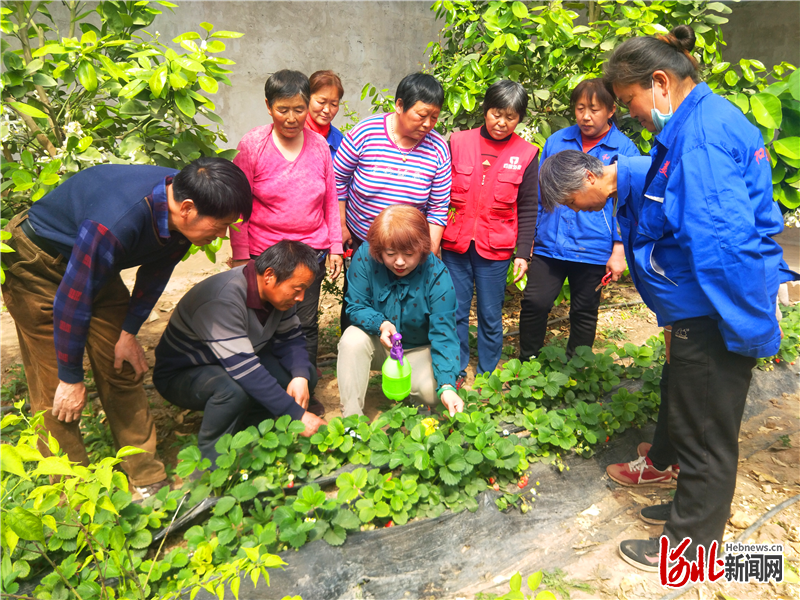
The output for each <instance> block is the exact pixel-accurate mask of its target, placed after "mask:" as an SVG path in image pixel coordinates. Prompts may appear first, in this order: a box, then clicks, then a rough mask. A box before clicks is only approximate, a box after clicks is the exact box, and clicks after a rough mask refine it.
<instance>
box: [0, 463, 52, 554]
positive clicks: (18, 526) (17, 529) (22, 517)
mask: <svg viewBox="0 0 800 600" xmlns="http://www.w3.org/2000/svg"><path fill="white" fill-rule="evenodd" d="M3 452H5V450H3ZM3 520H4V521H6V523H7V524H8V526H9V527H11V530H12V531H13V532H14V533H16V534H17V535H18V536H19V537H20V538H22V539H23V540H30V541H38V542H43V541H44V527H43V526H42V520H41V519H40V518H39V517H37V516H36V515H34V514H33V513H32V512H30V511H28V510H25V509H24V508H22V507H21V506H15V507H14V508H12V509H11V510H10V511H9V512H8V513H7V515H6V516H4V518H3Z"/></svg>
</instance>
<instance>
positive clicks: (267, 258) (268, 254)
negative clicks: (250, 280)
mask: <svg viewBox="0 0 800 600" xmlns="http://www.w3.org/2000/svg"><path fill="white" fill-rule="evenodd" d="M300 265H305V266H306V268H308V270H309V271H311V274H312V275H314V277H315V278H316V277H317V274H318V273H319V268H320V267H319V261H318V260H317V251H316V250H314V249H313V248H312V247H311V246H309V245H308V244H304V243H303V242H294V241H291V240H281V241H280V242H278V243H277V244H275V245H274V246H270V247H269V248H267V249H266V250H264V252H262V253H261V255H260V256H259V257H258V258H256V272H257V273H258V274H259V275H263V274H264V271H266V270H267V269H272V272H273V273H275V283H281V282H282V281H286V280H287V279H289V278H290V277H291V276H292V275H294V272H295V270H296V269H297V267H299V266H300Z"/></svg>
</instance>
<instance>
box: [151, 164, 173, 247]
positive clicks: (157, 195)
mask: <svg viewBox="0 0 800 600" xmlns="http://www.w3.org/2000/svg"><path fill="white" fill-rule="evenodd" d="M171 184H172V177H165V178H164V180H163V181H161V182H159V183H158V184H156V187H154V188H153V195H152V196H151V197H152V198H153V215H154V216H155V218H156V229H157V230H158V237H160V238H162V239H165V240H166V239H169V238H170V232H169V203H168V202H169V201H168V199H167V186H168V185H171Z"/></svg>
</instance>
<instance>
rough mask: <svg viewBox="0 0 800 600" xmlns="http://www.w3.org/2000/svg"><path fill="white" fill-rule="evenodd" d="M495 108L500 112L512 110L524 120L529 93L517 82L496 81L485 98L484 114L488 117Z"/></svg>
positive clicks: (507, 80) (487, 91)
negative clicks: (487, 114)
mask: <svg viewBox="0 0 800 600" xmlns="http://www.w3.org/2000/svg"><path fill="white" fill-rule="evenodd" d="M493 108H498V109H500V110H505V109H508V108H510V109H511V110H513V111H514V112H515V113H517V114H518V115H519V118H520V120H522V119H524V118H525V113H526V112H527V110H528V92H526V91H525V88H524V87H522V85H521V84H519V83H517V82H516V81H511V80H509V79H501V80H500V81H495V82H494V83H493V84H492V85H490V86H489V89H487V90H486V95H485V96H484V97H483V114H484V115H486V113H488V112H489V111H490V110H491V109H493Z"/></svg>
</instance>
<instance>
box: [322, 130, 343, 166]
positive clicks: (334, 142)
mask: <svg viewBox="0 0 800 600" xmlns="http://www.w3.org/2000/svg"><path fill="white" fill-rule="evenodd" d="M325 139H326V140H327V141H328V147H329V148H330V149H331V158H336V152H337V151H338V150H339V146H341V145H342V140H343V139H344V135H343V134H342V132H341V131H339V130H338V129H336V127H334V126H333V125H331V129H330V131H328V135H327V137H326V138H325Z"/></svg>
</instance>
